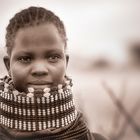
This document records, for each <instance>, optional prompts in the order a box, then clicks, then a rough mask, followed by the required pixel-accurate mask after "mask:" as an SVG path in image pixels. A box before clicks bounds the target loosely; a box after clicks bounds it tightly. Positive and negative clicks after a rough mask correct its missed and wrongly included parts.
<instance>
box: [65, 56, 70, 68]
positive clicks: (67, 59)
mask: <svg viewBox="0 0 140 140" xmlns="http://www.w3.org/2000/svg"><path fill="white" fill-rule="evenodd" d="M68 62H69V55H68V54H66V67H67V66H68Z"/></svg>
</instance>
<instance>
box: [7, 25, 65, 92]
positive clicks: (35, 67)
mask: <svg viewBox="0 0 140 140" xmlns="http://www.w3.org/2000/svg"><path fill="white" fill-rule="evenodd" d="M7 64H8V65H9V71H10V75H11V77H12V79H13V82H14V85H15V88H16V89H17V90H19V91H21V92H27V88H28V87H33V88H35V89H38V88H39V89H43V88H45V87H52V86H54V85H57V84H62V83H63V82H64V77H65V71H66V65H67V60H66V55H65V47H64V41H62V38H61V36H60V34H59V33H58V30H57V28H56V27H55V26H54V25H53V24H43V25H38V26H33V27H26V28H24V29H20V30H19V31H18V32H17V34H16V37H15V42H14V47H13V48H12V52H11V56H10V60H9V63H7Z"/></svg>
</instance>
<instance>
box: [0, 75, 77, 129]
mask: <svg viewBox="0 0 140 140" xmlns="http://www.w3.org/2000/svg"><path fill="white" fill-rule="evenodd" d="M71 88H72V82H71V80H70V79H68V80H67V81H66V83H65V84H64V85H58V86H56V87H54V88H51V89H50V88H45V89H44V90H40V91H36V90H34V89H33V88H29V89H28V91H29V92H28V93H23V92H22V93H21V92H19V91H17V90H16V89H14V86H13V83H12V80H11V78H10V77H8V76H6V77H5V78H3V79H2V80H0V124H2V125H4V126H6V127H8V128H12V129H17V130H20V131H40V130H44V129H49V128H54V129H56V128H60V127H64V126H67V125H69V124H71V123H72V122H73V121H74V120H76V117H77V111H76V109H75V105H74V101H73V96H72V89H71Z"/></svg>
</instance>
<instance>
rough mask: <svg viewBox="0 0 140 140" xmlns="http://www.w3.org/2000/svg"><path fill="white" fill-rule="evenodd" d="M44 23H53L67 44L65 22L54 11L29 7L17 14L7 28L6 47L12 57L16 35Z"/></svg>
mask: <svg viewBox="0 0 140 140" xmlns="http://www.w3.org/2000/svg"><path fill="white" fill-rule="evenodd" d="M43 23H52V24H54V25H55V26H56V28H57V30H58V32H59V33H60V35H61V37H62V39H63V40H64V41H65V44H66V42H67V39H66V38H67V37H66V31H65V27H64V24H63V22H62V21H61V20H60V18H59V17H58V16H56V15H55V14H54V13H53V12H52V11H49V10H47V9H45V8H42V7H29V8H27V9H24V10H22V11H20V12H19V13H16V14H15V16H14V17H13V18H12V19H11V20H10V21H9V24H8V26H7V28H6V31H7V32H6V37H5V38H6V47H7V53H8V54H9V55H10V54H11V50H12V47H13V46H14V40H15V36H16V33H17V31H18V30H19V29H21V28H25V27H30V26H33V25H39V24H43Z"/></svg>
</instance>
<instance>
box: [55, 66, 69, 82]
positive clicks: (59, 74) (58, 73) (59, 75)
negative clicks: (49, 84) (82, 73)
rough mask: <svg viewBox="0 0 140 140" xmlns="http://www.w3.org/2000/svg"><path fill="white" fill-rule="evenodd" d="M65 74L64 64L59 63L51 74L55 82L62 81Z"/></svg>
mask: <svg viewBox="0 0 140 140" xmlns="http://www.w3.org/2000/svg"><path fill="white" fill-rule="evenodd" d="M65 75H66V65H64V64H63V65H59V66H58V67H57V68H56V69H55V71H54V74H53V78H54V80H55V81H57V82H63V81H64V76H65Z"/></svg>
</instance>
